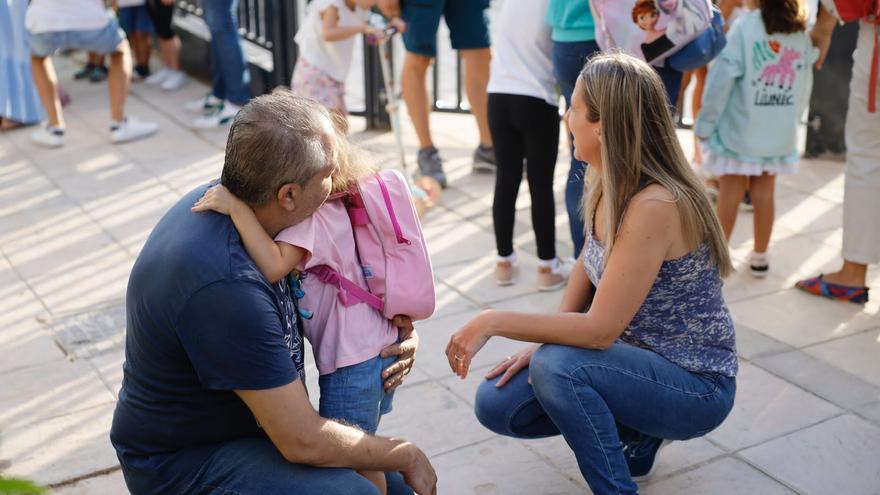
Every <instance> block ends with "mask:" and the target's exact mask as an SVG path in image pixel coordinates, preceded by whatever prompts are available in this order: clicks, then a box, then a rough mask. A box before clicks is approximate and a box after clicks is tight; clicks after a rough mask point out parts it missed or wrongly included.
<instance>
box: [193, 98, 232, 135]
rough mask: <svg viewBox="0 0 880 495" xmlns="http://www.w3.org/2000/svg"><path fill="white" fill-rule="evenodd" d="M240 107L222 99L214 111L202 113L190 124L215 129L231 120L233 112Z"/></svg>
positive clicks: (200, 127) (198, 127)
mask: <svg viewBox="0 0 880 495" xmlns="http://www.w3.org/2000/svg"><path fill="white" fill-rule="evenodd" d="M240 109H241V107H240V106H238V105H234V104H232V103H230V102H228V101H224V102H223V105H222V106H221V107H220V109H218V110H217V111H216V112H213V113H210V114H208V115H203V116H201V117H199V118H197V119H196V120H194V121H193V123H192V126H193V127H194V128H196V129H216V128H218V127H223V126H224V125H226V124H228V123H230V122H232V119H233V118H235V114H237V113H238V111H239V110H240Z"/></svg>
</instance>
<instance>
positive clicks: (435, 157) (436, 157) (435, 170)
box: [418, 146, 446, 189]
mask: <svg viewBox="0 0 880 495" xmlns="http://www.w3.org/2000/svg"><path fill="white" fill-rule="evenodd" d="M418 162H419V172H421V174H422V175H427V176H428V177H433V178H434V180H436V181H437V182H438V183H439V184H440V187H441V188H443V189H446V174H445V173H444V172H443V159H442V158H440V152H438V151H437V148H435V147H433V146H431V147H430V148H422V149H420V150H419V156H418Z"/></svg>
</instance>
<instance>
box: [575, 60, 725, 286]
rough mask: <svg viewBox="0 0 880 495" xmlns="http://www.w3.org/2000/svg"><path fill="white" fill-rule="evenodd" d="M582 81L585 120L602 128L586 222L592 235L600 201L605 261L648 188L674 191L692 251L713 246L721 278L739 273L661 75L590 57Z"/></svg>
mask: <svg viewBox="0 0 880 495" xmlns="http://www.w3.org/2000/svg"><path fill="white" fill-rule="evenodd" d="M579 78H580V79H581V81H582V87H583V88H584V91H583V93H582V95H581V96H582V97H583V98H584V101H585V102H586V104H587V118H588V119H589V121H590V122H600V123H601V124H600V127H601V132H602V140H601V153H602V167H601V174H602V175H601V180H599V179H600V177H599V172H597V170H596V168H594V167H589V169H588V170H589V172H588V176H587V181H586V184H587V185H586V193H585V195H584V205H583V211H584V220H585V223H586V224H587V235H590V232H591V231H594V229H593V228H592V225H591V224H592V222H593V219H594V212H595V211H596V207H597V205H598V203H599V199H600V198H603V197H604V198H605V201H603V202H602V204H603V208H602V221H603V225H602V227H603V228H602V232H603V236H604V238H603V239H600V240H601V241H602V242H603V244H604V245H605V260H606V261H607V260H608V255H609V254H610V252H611V249H612V248H613V247H614V241H615V239H616V237H617V231H618V229H619V228H620V225H621V221H622V219H623V216H624V214H625V213H626V207H627V204H628V203H629V201H630V200H631V199H632V198H633V196H635V195H636V194H637V193H638V192H639V191H641V190H642V189H644V188H645V187H647V186H648V185H649V184H659V185H661V186H663V187H664V188H666V189H667V190H668V191H669V192H671V193H672V196H673V198H674V201H675V203H676V207H677V208H678V213H679V215H680V217H681V225H682V230H683V233H684V237H685V241H686V243H687V244H688V246H690V248H691V250H693V249H695V248H697V247H698V246H699V245H700V244H702V243H703V242H707V243H708V244H709V248H710V249H711V252H712V255H713V256H714V258H715V261H716V262H717V264H718V270H719V272H720V273H721V276H722V277H723V276H727V275H728V274H729V273H730V272H731V271H732V270H733V267H732V266H731V263H730V253H729V252H728V249H727V241H726V240H725V237H724V234H723V232H722V230H721V224H720V223H719V222H718V218H717V217H716V215H715V208H713V206H712V203H711V201H710V200H709V196H708V194H707V193H706V189H705V187H704V186H703V184H702V183H701V182H700V180H699V179H698V178H697V176H696V174H694V172H693V171H692V170H691V167H690V165H689V164H688V161H687V159H686V158H685V156H684V152H682V150H681V146H680V145H679V143H678V137H677V136H676V134H675V128H674V126H673V124H672V115H671V113H670V111H669V103H668V102H667V99H666V92H665V90H664V89H663V83H662V82H661V81H660V77H659V76H658V75H657V73H656V72H655V71H654V69H652V68H651V66H650V65H648V64H647V63H645V62H643V61H641V60H639V59H637V58H635V57H632V56H630V55H626V54H624V53H607V54H601V55H598V56H596V57H594V58H592V59H591V60H590V61H589V62H588V63H587V65H586V66H584V68H583V70H581V73H580V76H579Z"/></svg>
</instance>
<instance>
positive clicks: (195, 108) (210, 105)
mask: <svg viewBox="0 0 880 495" xmlns="http://www.w3.org/2000/svg"><path fill="white" fill-rule="evenodd" d="M222 106H223V100H221V99H220V98H217V97H216V96H214V95H212V94H211V93H208V94H206V95H205V96H202V97H199V98H196V99H195V100H192V101H188V102H186V103H184V104H183V109H184V110H186V111H187V112H192V113H204V112H214V111H216V110H218V109H219V108H220V107H222Z"/></svg>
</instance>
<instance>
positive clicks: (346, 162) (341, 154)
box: [330, 112, 379, 193]
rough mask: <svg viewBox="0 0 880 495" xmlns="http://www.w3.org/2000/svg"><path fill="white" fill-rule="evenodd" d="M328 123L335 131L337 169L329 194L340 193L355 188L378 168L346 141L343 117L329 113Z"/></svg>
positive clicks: (345, 124) (346, 132) (346, 127)
mask: <svg viewBox="0 0 880 495" xmlns="http://www.w3.org/2000/svg"><path fill="white" fill-rule="evenodd" d="M330 121H331V122H333V129H334V130H335V131H336V160H337V163H338V164H339V167H338V168H337V170H336V173H334V174H333V178H332V183H333V189H332V191H331V193H342V192H347V191H349V190H351V189H352V188H354V187H357V183H358V181H359V180H361V179H362V178H364V177H367V176H370V175H373V174H375V173H376V172H378V171H379V168H378V167H376V166H375V165H371V164H370V162H369V160H368V158H367V156H366V154H365V153H364V152H363V151H362V150H361V149H359V148H357V147H356V146H353V145H352V144H351V143H350V142H349V141H348V121H347V120H346V118H345V116H344V115H340V114H338V113H336V112H330Z"/></svg>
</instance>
